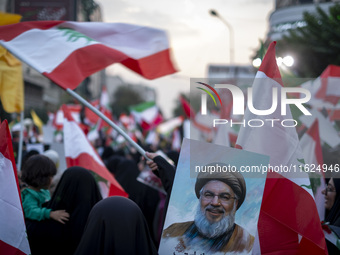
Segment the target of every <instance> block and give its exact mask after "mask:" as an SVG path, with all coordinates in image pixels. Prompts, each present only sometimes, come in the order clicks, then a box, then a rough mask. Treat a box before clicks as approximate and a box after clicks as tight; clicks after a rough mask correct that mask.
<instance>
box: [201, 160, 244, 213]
mask: <svg viewBox="0 0 340 255" xmlns="http://www.w3.org/2000/svg"><path fill="white" fill-rule="evenodd" d="M216 165H219V166H221V167H222V166H226V164H224V163H213V164H209V165H208V166H216ZM209 181H221V182H224V183H225V184H227V185H228V186H229V187H230V188H231V189H232V190H233V191H234V193H235V194H236V196H237V198H238V204H237V209H238V208H240V206H241V205H242V203H243V201H244V198H245V197H246V182H245V180H244V177H243V175H242V174H241V173H240V172H232V171H226V172H223V171H221V172H199V173H198V175H197V179H196V184H195V193H196V196H197V198H199V197H200V191H201V189H202V187H203V186H204V185H205V184H207V183H208V182H209Z"/></svg>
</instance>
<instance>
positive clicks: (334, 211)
mask: <svg viewBox="0 0 340 255" xmlns="http://www.w3.org/2000/svg"><path fill="white" fill-rule="evenodd" d="M333 182H334V186H335V191H336V196H335V200H334V204H333V206H332V208H331V209H330V210H329V212H328V214H327V217H326V219H325V221H326V222H329V224H330V225H335V226H338V227H340V179H339V178H333Z"/></svg>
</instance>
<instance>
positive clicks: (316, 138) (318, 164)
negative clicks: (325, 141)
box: [300, 119, 326, 221]
mask: <svg viewBox="0 0 340 255" xmlns="http://www.w3.org/2000/svg"><path fill="white" fill-rule="evenodd" d="M300 145H301V149H302V152H303V156H304V159H305V163H306V164H309V165H310V166H312V165H313V166H315V168H316V169H314V170H313V173H311V174H310V178H311V183H312V187H313V192H314V196H315V203H316V206H317V208H318V212H319V216H320V221H321V220H324V219H325V197H324V195H323V194H322V193H321V191H322V190H324V189H325V188H326V182H325V174H324V172H323V171H321V169H320V168H322V165H323V157H322V148H321V142H320V135H319V121H318V119H315V121H314V123H313V124H312V126H311V127H310V128H309V129H308V130H307V132H306V133H305V134H304V135H303V136H302V137H301V140H300ZM318 169H320V170H318Z"/></svg>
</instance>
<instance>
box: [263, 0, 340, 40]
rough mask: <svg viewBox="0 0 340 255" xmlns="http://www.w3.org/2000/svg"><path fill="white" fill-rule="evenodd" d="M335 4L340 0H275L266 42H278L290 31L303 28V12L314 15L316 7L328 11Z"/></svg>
mask: <svg viewBox="0 0 340 255" xmlns="http://www.w3.org/2000/svg"><path fill="white" fill-rule="evenodd" d="M336 2H338V3H339V2H340V0H276V1H275V10H274V11H273V12H272V13H271V15H270V17H269V32H268V35H267V41H275V40H279V39H281V38H282V36H283V35H284V34H286V33H287V32H288V31H289V30H290V29H295V28H297V27H304V26H305V25H306V24H305V22H304V21H303V13H304V12H309V13H315V12H316V6H319V7H320V8H321V9H323V10H325V11H328V9H329V7H330V6H332V5H334V4H335V3H336Z"/></svg>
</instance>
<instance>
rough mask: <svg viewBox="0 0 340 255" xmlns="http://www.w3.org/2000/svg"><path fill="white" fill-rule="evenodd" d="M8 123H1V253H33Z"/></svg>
mask: <svg viewBox="0 0 340 255" xmlns="http://www.w3.org/2000/svg"><path fill="white" fill-rule="evenodd" d="M30 253H31V252H30V247H29V244H28V239H27V234H26V226H25V220H24V214H23V210H22V205H21V197H20V189H19V184H18V177H17V169H16V165H15V160H14V154H13V147H12V140H11V134H10V132H9V129H8V123H7V120H4V121H3V122H2V123H1V124H0V254H6V255H23V254H30Z"/></svg>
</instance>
